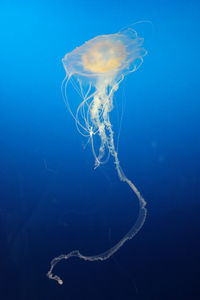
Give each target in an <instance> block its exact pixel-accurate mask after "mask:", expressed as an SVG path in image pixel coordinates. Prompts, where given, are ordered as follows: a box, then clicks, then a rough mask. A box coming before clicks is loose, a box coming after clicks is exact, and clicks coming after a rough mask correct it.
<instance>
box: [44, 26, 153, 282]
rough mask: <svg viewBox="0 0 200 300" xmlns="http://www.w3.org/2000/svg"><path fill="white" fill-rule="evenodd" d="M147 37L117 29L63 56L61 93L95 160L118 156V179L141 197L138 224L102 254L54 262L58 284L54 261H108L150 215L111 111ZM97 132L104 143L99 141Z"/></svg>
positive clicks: (76, 254)
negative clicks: (73, 100) (74, 96)
mask: <svg viewBox="0 0 200 300" xmlns="http://www.w3.org/2000/svg"><path fill="white" fill-rule="evenodd" d="M143 41H144V39H143V38H140V37H139V36H138V34H137V32H136V31H135V30H134V29H132V28H125V29H124V30H121V31H119V32H118V33H116V34H109V35H100V36H97V37H95V38H93V39H91V40H89V41H88V42H86V43H85V44H84V45H82V46H80V47H78V48H76V49H75V50H73V51H72V52H70V53H67V54H66V55H65V57H64V58H63V60H62V62H63V66H64V68H65V71H66V77H65V79H64V81H63V83H62V92H63V97H64V100H65V103H66V105H67V108H68V110H69V112H70V113H71V115H72V117H73V118H74V120H75V122H76V126H77V129H78V131H79V132H80V133H81V134H82V135H84V136H88V137H89V141H90V142H91V147H92V152H93V155H94V159H95V168H96V167H98V166H100V165H101V164H102V163H105V162H107V160H108V159H109V157H110V156H111V157H113V159H114V164H115V168H116V171H117V174H118V176H119V179H120V180H121V181H122V182H125V183H126V184H127V185H128V186H129V187H130V188H131V190H132V191H133V192H134V193H135V194H136V196H137V198H138V202H139V214H138V217H137V220H136V222H135V224H134V225H133V226H132V228H131V229H130V230H129V231H128V233H127V234H125V236H124V237H122V238H121V240H120V241H119V242H118V243H117V244H116V245H114V246H113V247H111V248H110V249H108V250H106V251H105V252H103V253H100V254H98V255H92V256H86V255H83V254H81V253H80V252H79V250H73V251H71V252H69V253H68V254H62V255H60V256H58V257H55V258H54V259H53V260H52V261H51V266H50V269H49V271H48V273H47V276H48V277H49V278H50V279H54V280H56V281H57V282H58V283H59V284H62V283H63V281H62V279H60V277H59V276H57V275H54V274H53V269H54V267H55V265H56V264H57V263H58V262H60V261H61V260H63V259H65V260H67V259H69V258H71V257H78V258H80V259H83V260H85V261H96V260H101V261H102V260H106V259H108V258H109V257H111V256H112V255H113V254H114V253H115V252H116V251H118V250H119V249H120V248H121V247H122V245H123V244H124V243H125V242H126V241H127V240H130V239H132V238H133V237H134V236H135V235H136V234H137V232H138V231H139V230H140V229H141V227H142V226H143V224H144V222H145V219H146V214H147V210H146V207H145V206H146V202H145V200H144V199H143V197H142V196H141V194H140V192H139V190H138V189H137V188H136V186H135V185H134V184H133V182H132V181H131V180H130V179H128V178H127V177H126V175H125V173H124V172H123V170H122V168H121V165H120V162H119V159H118V152H117V149H116V146H115V139H114V130H113V126H112V123H111V120H110V112H111V111H112V109H113V108H114V105H113V96H114V93H115V92H116V90H117V89H118V87H119V84H120V82H121V81H122V80H123V79H124V77H125V76H126V75H127V74H129V73H131V72H134V71H136V70H137V69H138V68H139V67H140V66H141V64H142V62H143V57H144V56H145V55H146V54H147V52H146V50H145V49H144V48H143V46H142V45H143ZM69 81H71V83H72V85H73V87H74V88H75V90H76V91H77V92H78V94H79V95H80V97H81V101H80V104H79V105H78V108H77V110H76V112H73V111H72V109H71V106H70V101H69V99H68V93H67V86H68V83H69ZM96 137H98V140H99V146H98V147H95V144H94V140H96Z"/></svg>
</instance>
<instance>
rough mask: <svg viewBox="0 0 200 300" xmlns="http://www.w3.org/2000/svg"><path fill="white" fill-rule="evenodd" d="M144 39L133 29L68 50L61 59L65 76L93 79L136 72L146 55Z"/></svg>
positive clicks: (105, 36) (97, 38) (102, 36)
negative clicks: (143, 45)
mask: <svg viewBox="0 0 200 300" xmlns="http://www.w3.org/2000/svg"><path fill="white" fill-rule="evenodd" d="M142 44H143V38H140V37H138V35H137V33H136V32H135V31H134V30H133V29H128V30H127V29H126V30H124V31H120V32H118V33H115V34H109V35H100V36H97V37H95V38H93V39H91V40H89V41H87V42H86V43H85V44H83V45H82V46H80V47H77V48H76V49H75V50H73V51H72V52H70V53H67V54H66V55H65V57H64V58H63V60H62V62H63V65H64V68H65V71H66V73H67V75H68V76H72V75H75V76H85V77H90V80H92V79H98V78H99V77H101V78H102V77H104V76H106V77H109V76H113V75H115V76H116V75H122V74H124V75H125V74H126V73H127V72H128V73H129V72H132V71H135V70H136V69H137V68H138V67H139V66H140V64H141V62H142V57H143V56H145V55H146V53H147V52H146V50H145V49H144V48H143V47H142Z"/></svg>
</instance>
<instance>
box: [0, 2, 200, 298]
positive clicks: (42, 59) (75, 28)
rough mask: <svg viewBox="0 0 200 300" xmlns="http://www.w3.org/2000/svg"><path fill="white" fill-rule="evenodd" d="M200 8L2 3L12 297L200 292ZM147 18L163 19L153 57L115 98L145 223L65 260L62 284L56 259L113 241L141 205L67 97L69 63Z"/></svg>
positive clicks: (8, 285) (0, 185)
mask: <svg viewBox="0 0 200 300" xmlns="http://www.w3.org/2000/svg"><path fill="white" fill-rule="evenodd" d="M199 14H200V4H199V2H198V1H194V0H193V1H178V0H175V1H164V0H163V1H143V0H141V1H127V0H123V1H121V0H119V1H112V0H111V1H104V0H102V1H88V0H86V1H80V0H78V1H59V0H58V1H47V0H46V1H45V0H41V1H25V0H22V1H9V0H1V3H0V42H1V44H0V69H1V73H0V104H1V108H0V166H1V167H0V245H1V246H0V258H1V259H0V299H2V300H7V299H8V300H18V299H19V300H43V299H59V300H62V299H70V300H71V299H75V300H79V299H80V300H90V299H92V300H94V299H95V300H102V299H104V300H107V299H109V300H110V299H115V300H133V299H136V300H137V299H138V300H165V299H166V300H168V299H170V300H171V299H176V300H179V299H181V300H182V299H192V300H193V299H199V298H200V280H199V267H200V264H199V253H200V243H199V234H200V218H199V214H200V204H199V200H200V192H199V186H200V172H199V168H200V159H199V151H200V139H199V132H200V122H199V109H200V102H199V100H200V89H199V69H200V64H199V53H200V51H199V50H200V49H199V48H200V47H199V46H200V40H199V26H200V20H199ZM138 20H150V21H151V22H152V26H150V30H149V31H147V33H146V32H145V33H144V35H145V39H146V44H145V46H146V48H147V50H148V55H147V56H146V57H145V58H144V63H143V65H142V67H141V68H140V69H139V70H138V71H137V72H136V73H134V74H130V75H129V76H128V77H127V80H126V81H125V82H124V84H122V85H121V86H120V90H119V91H118V92H117V94H116V102H117V101H118V102H119V103H118V104H117V103H116V107H115V108H116V109H118V108H119V110H120V107H122V106H121V103H122V101H124V100H123V99H124V98H125V103H126V105H125V111H124V115H123V120H122V124H121V125H122V126H121V131H120V139H119V159H120V162H121V165H122V167H123V169H124V171H125V172H126V174H127V176H128V177H129V178H130V179H132V180H133V182H134V183H135V184H136V186H137V187H138V189H139V190H140V191H141V193H142V195H143V196H144V198H145V200H146V201H147V209H148V216H147V220H146V223H145V224H144V227H143V228H142V230H141V231H140V232H139V233H138V234H137V236H136V237H135V238H134V239H133V240H131V241H129V242H127V243H126V244H125V245H124V246H123V248H121V249H120V250H119V252H117V253H116V254H115V255H114V256H113V257H112V258H111V259H109V260H107V261H105V262H93V263H90V262H83V261H80V260H78V259H72V260H71V261H70V260H69V261H66V262H64V261H62V262H61V263H60V264H58V265H57V266H56V268H55V272H56V273H57V274H59V276H61V277H62V279H63V280H64V285H62V286H59V285H58V284H57V283H56V282H55V281H52V280H49V279H48V278H47V277H46V272H47V271H48V269H49V263H50V261H51V259H52V258H53V257H55V256H57V255H59V254H61V253H67V252H69V251H71V250H73V249H79V250H80V251H81V252H82V253H83V254H85V255H93V254H98V253H99V252H103V251H105V250H107V249H108V248H109V247H111V246H113V245H114V244H115V243H116V242H117V241H119V239H120V238H121V237H122V236H123V235H124V234H125V233H126V232H127V231H128V230H129V229H130V227H131V226H132V224H133V222H134V220H135V219H136V217H137V212H138V204H137V201H136V200H137V199H136V198H135V197H133V195H132V193H131V191H130V190H129V188H128V187H127V186H126V185H124V184H123V183H121V182H120V181H119V179H118V178H117V175H116V171H115V169H114V165H113V161H112V159H111V160H110V162H109V163H108V164H107V165H105V166H101V167H100V168H98V169H96V170H94V159H93V156H92V153H91V148H90V145H88V146H87V147H85V146H86V143H87V140H85V139H84V138H83V137H82V136H81V135H80V134H79V133H78V132H77V130H76V127H75V123H74V121H73V119H72V118H71V116H70V114H69V112H68V111H67V109H66V107H65V105H64V102H63V100H62V96H61V91H60V86H61V82H62V80H63V79H64V77H65V71H64V69H63V66H62V62H61V59H62V58H63V57H64V55H65V54H66V53H67V52H70V51H72V50H73V49H74V48H75V47H77V46H80V45H82V44H83V43H84V42H85V41H87V40H89V39H91V38H93V37H95V36H97V35H101V34H110V33H115V32H117V31H118V30H120V29H121V28H122V27H124V26H127V25H128V24H131V23H134V22H135V21H138ZM148 32H149V34H148ZM74 95H75V93H74V92H73V91H71V92H70V94H69V95H68V96H69V100H70V101H71V102H72V103H73V101H75V98H74V97H75V96H74ZM124 95H125V96H124ZM70 96H71V97H70ZM115 111H116V110H115ZM113 119H114V124H116V126H117V125H119V122H118V120H117V114H116V113H115V112H113ZM113 129H114V128H113ZM116 131H117V129H116ZM84 149H85V150H84Z"/></svg>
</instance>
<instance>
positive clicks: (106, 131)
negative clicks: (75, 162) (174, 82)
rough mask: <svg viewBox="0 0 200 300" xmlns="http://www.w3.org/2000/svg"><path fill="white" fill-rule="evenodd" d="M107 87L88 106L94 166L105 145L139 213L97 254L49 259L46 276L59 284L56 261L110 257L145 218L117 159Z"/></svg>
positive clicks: (76, 254) (139, 198) (133, 188)
mask: <svg viewBox="0 0 200 300" xmlns="http://www.w3.org/2000/svg"><path fill="white" fill-rule="evenodd" d="M106 89H107V88H106V87H104V88H103V89H100V90H99V91H98V92H97V93H96V95H95V97H94V99H93V101H92V105H91V106H90V108H89V112H88V114H89V118H90V122H91V123H92V124H93V126H91V127H90V130H89V133H90V138H91V144H92V151H93V154H94V157H95V167H98V166H99V165H100V164H101V158H102V157H103V156H104V149H105V148H106V147H107V148H108V150H109V153H110V154H111V155H112V156H113V158H114V162H115V167H116V170H117V173H118V176H119V179H120V180H121V181H123V182H125V183H127V184H128V185H129V187H130V188H131V190H132V191H133V192H134V193H135V194H136V196H137V198H138V201H139V215H138V217H137V220H136V222H135V224H134V225H133V227H132V228H131V229H130V230H129V232H128V233H127V234H126V235H125V236H124V237H123V238H122V239H121V240H120V241H119V242H118V243H117V244H116V245H114V246H113V247H112V248H110V249H109V250H107V251H105V252H103V253H100V254H98V255H94V256H85V255H83V254H81V253H80V251H79V250H73V251H71V252H69V253H68V254H61V255H60V256H58V257H56V258H54V259H53V260H52V261H51V265H50V269H49V271H48V273H47V276H48V278H49V279H53V280H56V281H57V282H58V283H59V284H63V281H62V279H61V278H60V277H59V276H58V275H53V269H54V267H55V265H56V264H57V263H59V262H60V261H61V260H68V259H69V258H71V257H77V258H79V259H82V260H85V261H98V260H99V261H103V260H106V259H108V258H109V257H111V256H112V255H113V254H114V253H115V252H117V251H118V250H119V248H121V247H122V246H123V244H124V243H125V242H126V241H127V240H131V239H132V238H133V237H134V236H135V235H136V234H137V232H138V231H139V230H140V229H141V227H142V226H143V224H144V222H145V219H146V214H147V210H146V208H145V206H146V202H145V200H144V199H143V197H142V196H141V194H140V192H139V191H138V189H137V188H136V186H135V185H134V184H133V182H132V181H131V180H129V179H128V178H127V177H126V175H125V174H124V172H123V170H122V168H121V166H120V162H119V159H118V153H117V151H116V150H115V146H114V133H113V130H112V126H111V123H110V119H109V112H110V111H111V110H112V98H113V91H115V90H116V87H115V89H113V90H111V92H110V93H109V94H106V93H105V90H106ZM93 128H95V129H96V130H97V132H98V134H99V136H100V138H101V145H100V148H99V155H98V156H97V155H96V153H95V150H94V145H93V135H94V132H93Z"/></svg>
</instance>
